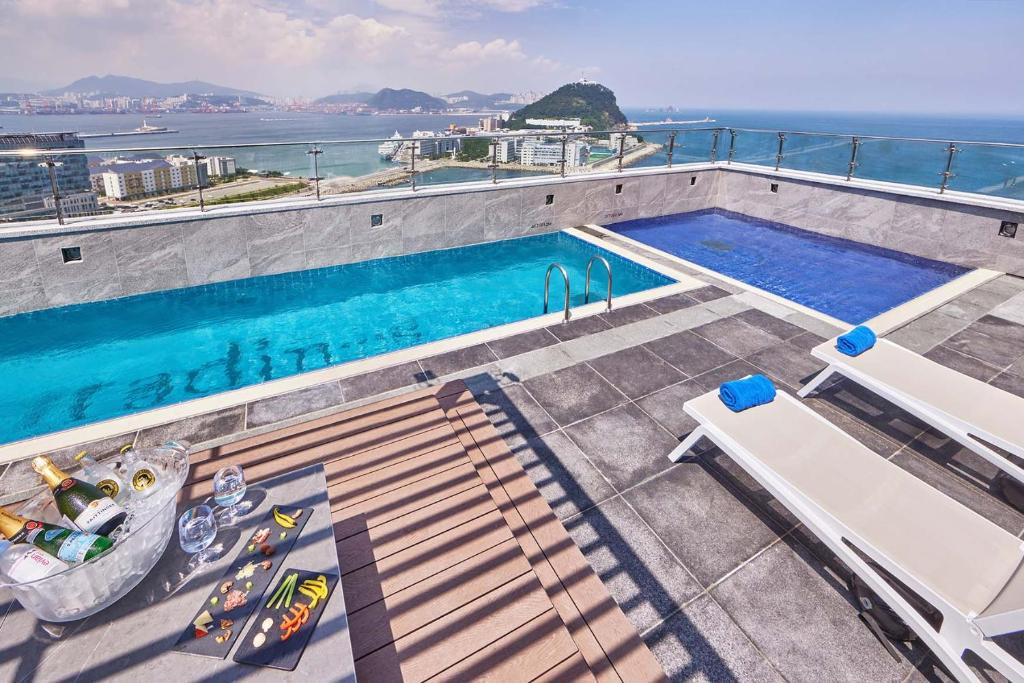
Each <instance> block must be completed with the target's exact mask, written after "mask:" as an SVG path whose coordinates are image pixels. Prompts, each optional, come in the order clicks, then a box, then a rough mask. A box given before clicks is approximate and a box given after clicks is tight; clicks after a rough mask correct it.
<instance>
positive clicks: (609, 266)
mask: <svg viewBox="0 0 1024 683" xmlns="http://www.w3.org/2000/svg"><path fill="white" fill-rule="evenodd" d="M594 261H600V262H601V263H603V264H604V269H605V270H606V271H608V310H609V311H610V310H612V264H610V263H608V259H606V258H605V257H603V256H598V255H597V254H594V255H593V256H591V257H590V260H589V261H587V281H586V283H585V284H584V286H583V303H585V304H589V303H590V269H591V268H593V267H594Z"/></svg>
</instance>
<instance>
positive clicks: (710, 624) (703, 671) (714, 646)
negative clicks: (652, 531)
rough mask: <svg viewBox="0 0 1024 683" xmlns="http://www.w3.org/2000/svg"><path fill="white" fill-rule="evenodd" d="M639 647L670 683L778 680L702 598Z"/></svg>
mask: <svg viewBox="0 0 1024 683" xmlns="http://www.w3.org/2000/svg"><path fill="white" fill-rule="evenodd" d="M644 642H645V643H647V647H648V648H650V650H651V652H652V653H653V654H654V656H655V657H657V659H658V662H659V663H660V664H661V666H662V668H663V669H665V674H666V675H667V676H668V679H669V680H670V681H672V682H673V683H676V682H677V681H678V682H682V681H688V682H692V681H700V682H702V683H718V682H719V681H779V682H781V681H782V680H784V679H783V678H782V677H781V676H779V673H778V672H777V671H775V669H773V668H772V666H771V664H770V663H769V662H768V660H767V659H765V658H764V656H763V655H762V654H761V653H760V652H758V651H757V648H755V647H754V646H753V644H752V643H751V642H750V640H749V639H748V638H747V636H746V635H745V634H744V633H743V631H742V630H740V627H739V626H737V625H736V622H734V621H733V620H732V619H730V618H729V615H728V614H726V613H725V611H724V610H723V609H722V608H721V607H720V606H719V605H718V603H716V602H715V601H714V600H712V599H711V598H710V597H708V596H706V595H705V596H703V597H700V598H697V599H696V600H694V601H693V602H692V603H690V604H689V605H687V606H686V608H685V609H683V610H682V611H681V612H678V613H677V614H673V615H672V616H671V617H669V618H668V619H666V620H665V621H664V622H662V623H661V624H658V625H657V626H656V627H654V628H653V629H651V630H650V631H648V632H647V633H645V634H644Z"/></svg>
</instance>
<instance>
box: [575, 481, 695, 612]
mask: <svg viewBox="0 0 1024 683" xmlns="http://www.w3.org/2000/svg"><path fill="white" fill-rule="evenodd" d="M565 527H566V530H567V531H568V532H569V535H570V536H572V539H573V541H575V542H576V545H577V546H579V548H580V550H581V551H582V552H583V554H584V556H586V558H587V561H588V562H589V563H590V566H591V567H592V568H593V569H594V572H595V573H596V574H597V575H598V576H599V577H600V578H601V580H602V581H603V582H604V585H605V587H606V588H607V589H608V592H609V593H610V594H611V596H612V598H614V599H615V602H617V603H618V604H619V607H620V608H622V611H623V612H624V613H625V614H626V616H627V617H628V618H629V620H630V621H631V622H632V623H633V626H634V627H635V628H636V629H637V630H638V631H644V630H646V629H648V628H650V627H651V626H654V625H655V624H657V623H658V622H660V621H661V620H663V619H664V618H665V617H667V616H668V615H669V614H671V613H672V612H674V611H676V610H677V609H678V608H679V606H680V605H682V604H683V603H685V602H686V601H687V600H689V599H691V598H693V597H694V596H696V595H697V594H698V593H700V590H701V589H700V585H699V584H698V583H697V582H696V581H695V580H694V579H693V577H692V576H690V574H689V573H688V572H687V571H686V569H685V568H683V566H682V565H680V564H679V563H678V562H676V561H675V559H673V557H672V555H671V554H670V553H669V552H668V550H667V549H666V548H665V546H664V545H663V544H662V543H661V541H659V540H658V537H657V536H656V535H655V534H654V532H652V531H651V530H650V529H649V528H648V527H647V525H646V524H644V522H643V521H642V520H641V519H640V517H639V516H638V515H637V514H636V513H635V512H633V511H632V510H631V509H630V508H629V506H628V505H626V504H625V503H624V502H623V501H622V499H621V498H613V499H612V500H609V501H607V502H606V503H603V504H601V505H599V506H598V507H596V508H592V509H590V510H589V511H587V512H585V513H583V514H582V515H579V516H578V517H574V518H573V519H571V520H569V521H567V522H566V523H565Z"/></svg>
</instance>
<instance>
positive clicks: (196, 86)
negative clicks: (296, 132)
mask: <svg viewBox="0 0 1024 683" xmlns="http://www.w3.org/2000/svg"><path fill="white" fill-rule="evenodd" d="M64 93H78V94H83V95H88V94H97V95H106V96H114V97H117V96H120V97H177V96H180V95H229V96H243V97H259V93H256V92H253V91H251V90H239V89H238V88H228V87H226V86H223V85H217V84H215V83H207V82H206V81H184V82H181V83H157V82H156V81H147V80H144V79H142V78H131V77H129V76H114V75H107V76H86V77H85V78H79V79H78V80H77V81H75V82H73V83H69V84H68V85H66V86H64V87H63V88H52V89H50V90H44V91H43V92H42V93H41V94H43V95H63V94H64Z"/></svg>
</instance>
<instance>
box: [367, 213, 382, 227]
mask: <svg viewBox="0 0 1024 683" xmlns="http://www.w3.org/2000/svg"><path fill="white" fill-rule="evenodd" d="M382 225H384V214H382V213H375V214H373V215H371V216H370V227H371V228H379V227H380V226H382Z"/></svg>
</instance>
